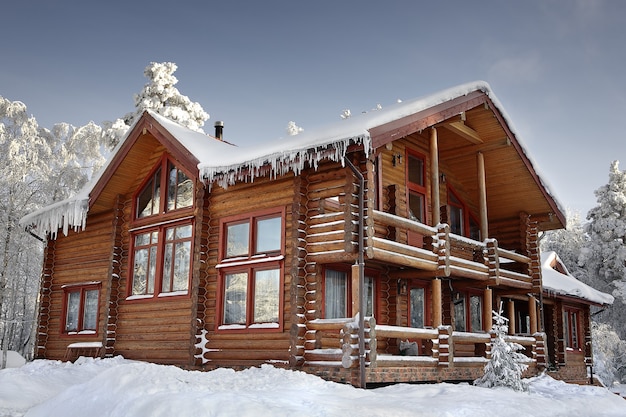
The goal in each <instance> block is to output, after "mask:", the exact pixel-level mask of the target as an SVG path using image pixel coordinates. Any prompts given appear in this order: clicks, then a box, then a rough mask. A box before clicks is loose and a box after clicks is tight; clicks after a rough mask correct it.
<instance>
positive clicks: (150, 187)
mask: <svg viewBox="0 0 626 417" xmlns="http://www.w3.org/2000/svg"><path fill="white" fill-rule="evenodd" d="M193 206H194V181H193V180H192V179H191V175H190V174H189V173H188V172H186V171H185V170H183V169H182V168H180V167H179V166H177V165H176V164H175V163H174V161H173V160H172V159H171V158H170V157H169V156H168V155H167V154H164V155H163V156H162V157H161V159H160V160H159V161H158V162H157V163H156V164H155V166H154V167H153V168H152V170H151V171H150V174H148V175H147V177H146V178H145V179H144V181H143V183H142V185H141V186H140V187H139V189H138V190H137V192H136V193H135V195H134V204H133V208H134V209H133V212H134V219H133V227H132V228H131V230H130V235H131V254H132V255H131V263H130V264H131V268H130V273H129V274H130V279H129V280H128V282H129V284H128V295H129V296H128V297H127V300H135V299H151V298H159V297H170V296H182V295H188V294H189V286H190V282H191V274H192V269H193V268H192V262H193V240H194V239H193V238H194V221H193V218H194V216H193Z"/></svg>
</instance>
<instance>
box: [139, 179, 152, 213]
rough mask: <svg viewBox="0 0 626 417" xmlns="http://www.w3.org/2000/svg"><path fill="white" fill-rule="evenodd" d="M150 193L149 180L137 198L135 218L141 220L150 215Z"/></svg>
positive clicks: (150, 185)
mask: <svg viewBox="0 0 626 417" xmlns="http://www.w3.org/2000/svg"><path fill="white" fill-rule="evenodd" d="M152 191H153V182H152V180H150V182H148V184H147V185H146V187H145V188H144V189H143V191H141V193H140V194H139V196H138V197H137V217H139V218H141V217H146V216H150V215H152Z"/></svg>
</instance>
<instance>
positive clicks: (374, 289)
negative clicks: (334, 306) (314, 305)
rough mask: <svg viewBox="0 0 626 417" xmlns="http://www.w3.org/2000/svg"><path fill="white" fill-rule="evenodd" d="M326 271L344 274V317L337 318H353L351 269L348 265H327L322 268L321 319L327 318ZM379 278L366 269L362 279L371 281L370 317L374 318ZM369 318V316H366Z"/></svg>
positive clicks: (376, 308)
mask: <svg viewBox="0 0 626 417" xmlns="http://www.w3.org/2000/svg"><path fill="white" fill-rule="evenodd" d="M328 270H331V271H336V272H341V273H344V274H346V288H345V292H346V293H345V296H346V316H345V317H337V318H349V317H353V313H352V279H351V273H352V268H351V267H350V266H348V265H344V264H328V265H324V266H323V268H322V284H321V285H322V303H321V304H322V306H321V311H320V313H321V316H322V318H325V319H326V318H328V317H326V293H327V291H326V272H327V271H328ZM379 276H380V273H379V272H378V271H375V270H372V269H369V268H368V269H366V270H364V278H366V279H367V278H369V279H371V280H372V315H371V317H376V311H377V310H378V297H377V296H376V295H377V289H378V288H377V287H378V285H377V281H378V278H379ZM367 307H368V306H367V301H366V305H365V308H366V309H367ZM368 317H369V316H368Z"/></svg>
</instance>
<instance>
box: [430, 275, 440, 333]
mask: <svg viewBox="0 0 626 417" xmlns="http://www.w3.org/2000/svg"><path fill="white" fill-rule="evenodd" d="M430 285H431V289H432V298H433V302H432V305H433V327H435V328H437V327H439V326H441V324H442V323H443V319H442V311H441V306H442V303H443V299H442V298H441V278H435V279H433V280H432V282H431V284H430Z"/></svg>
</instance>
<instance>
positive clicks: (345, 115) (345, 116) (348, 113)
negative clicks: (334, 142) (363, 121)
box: [339, 109, 352, 120]
mask: <svg viewBox="0 0 626 417" xmlns="http://www.w3.org/2000/svg"><path fill="white" fill-rule="evenodd" d="M350 116H352V112H351V111H350V109H343V111H342V112H341V114H340V115H339V117H341V118H342V119H344V120H345V119H349V118H350Z"/></svg>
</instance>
